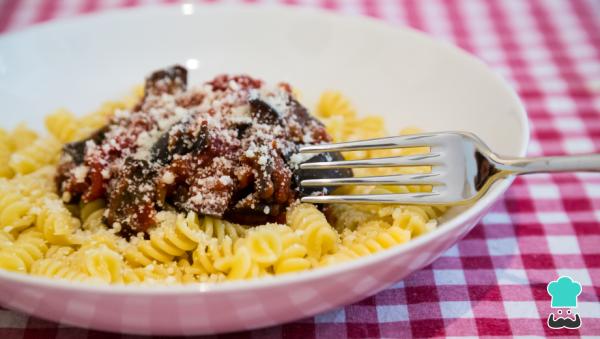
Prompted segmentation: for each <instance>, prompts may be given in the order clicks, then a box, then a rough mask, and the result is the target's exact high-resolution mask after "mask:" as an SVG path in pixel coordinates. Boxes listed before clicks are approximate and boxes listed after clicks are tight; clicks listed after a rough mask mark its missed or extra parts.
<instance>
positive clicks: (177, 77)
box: [144, 65, 187, 96]
mask: <svg viewBox="0 0 600 339" xmlns="http://www.w3.org/2000/svg"><path fill="white" fill-rule="evenodd" d="M186 88H187V70H186V69H185V68H183V67H182V66H179V65H175V66H172V67H169V68H165V69H161V70H159V71H156V72H154V73H152V74H150V76H149V77H148V78H146V84H145V87H144V93H145V95H146V96H148V95H149V94H152V95H162V94H164V93H166V94H175V93H177V92H183V91H185V89H186Z"/></svg>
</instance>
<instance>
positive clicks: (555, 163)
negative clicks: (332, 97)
mask: <svg viewBox="0 0 600 339" xmlns="http://www.w3.org/2000/svg"><path fill="white" fill-rule="evenodd" d="M402 147H430V150H431V151H430V153H427V154H419V155H410V156H400V157H388V158H377V159H365V160H348V161H331V162H310V160H309V162H305V163H303V164H301V165H300V169H301V170H319V169H335V168H369V167H370V168H373V167H398V166H432V170H431V173H423V174H399V175H387V176H376V177H362V178H354V177H350V178H330V179H327V178H323V179H309V180H303V181H301V183H300V184H301V185H302V186H304V187H308V186H311V187H315V186H320V187H322V186H341V185H432V186H433V189H432V191H431V192H427V193H401V194H363V195H322V196H306V197H303V198H302V201H303V202H310V203H366V204H374V203H386V204H395V203H398V204H417V205H418V204H427V205H455V204H463V203H468V202H470V201H473V200H475V199H477V198H479V197H480V196H481V195H482V194H483V193H485V192H486V191H487V190H488V189H489V187H490V186H491V184H492V183H494V182H495V181H497V180H498V179H501V178H504V177H507V176H510V175H521V174H529V173H541V172H570V171H600V154H589V155H576V156H561V157H540V158H504V157H500V156H498V155H497V154H495V153H493V152H492V151H491V150H490V149H489V148H488V147H487V146H486V144H485V143H483V141H481V140H480V139H479V138H478V137H477V136H475V135H474V134H471V133H464V132H440V133H423V134H413V135H406V136H397V137H388V138H381V139H371V140H363V141H352V142H342V143H337V144H322V145H313V146H305V147H303V148H301V149H300V152H301V153H322V152H336V151H337V152H343V151H359V150H374V149H392V148H402Z"/></svg>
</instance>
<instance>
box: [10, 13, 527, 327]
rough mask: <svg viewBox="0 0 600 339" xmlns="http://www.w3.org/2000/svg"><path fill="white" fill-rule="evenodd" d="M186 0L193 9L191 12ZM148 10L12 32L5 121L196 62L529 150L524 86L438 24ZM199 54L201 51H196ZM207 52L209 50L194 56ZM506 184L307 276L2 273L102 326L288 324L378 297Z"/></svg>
mask: <svg viewBox="0 0 600 339" xmlns="http://www.w3.org/2000/svg"><path fill="white" fill-rule="evenodd" d="M183 12H186V11H183ZM183 12H182V8H181V7H179V6H174V7H168V8H146V9H139V10H138V9H136V10H127V11H119V12H112V13H106V14H101V15H97V16H89V17H84V18H80V19H75V20H70V21H64V22H58V23H52V24H48V25H42V26H38V27H34V28H32V29H29V30H27V31H24V32H21V33H17V34H12V35H8V36H5V37H2V38H0V102H2V125H3V127H11V126H12V125H14V124H15V123H17V122H18V121H22V120H25V121H27V122H28V123H31V124H34V125H35V126H38V127H40V126H41V121H42V117H43V116H44V114H45V113H47V112H49V111H51V110H53V109H55V108H57V107H61V106H66V107H69V108H71V109H73V110H75V111H77V112H79V113H83V112H85V111H88V110H91V109H93V108H95V107H97V106H98V105H99V104H100V103H101V102H102V101H104V100H108V99H111V98H115V97H119V95H120V94H122V93H123V92H124V91H126V90H127V89H129V88H130V87H131V86H132V84H136V83H140V82H141V81H142V80H143V78H144V76H145V75H147V74H148V73H149V72H150V71H152V70H154V69H157V68H161V67H164V66H166V65H171V64H174V63H183V64H185V63H186V62H188V63H189V64H191V65H194V64H195V63H196V64H197V65H198V68H197V69H196V70H195V71H193V72H192V79H191V81H192V82H198V81H201V80H204V79H208V78H210V77H212V76H214V75H215V74H217V73H221V72H229V73H235V72H244V73H249V74H252V75H255V76H257V77H261V78H264V79H266V80H270V81H279V80H285V81H289V82H290V83H291V84H293V85H294V86H296V87H298V88H300V89H301V91H302V93H303V95H304V97H305V98H306V102H307V103H308V104H309V106H310V104H312V103H314V100H315V99H316V97H317V95H318V93H319V92H321V91H323V90H325V89H328V88H332V89H339V90H341V91H343V92H344V93H346V94H347V95H348V96H349V97H350V98H351V99H352V100H353V101H354V103H355V104H356V106H357V107H358V109H359V111H360V112H364V113H376V114H380V115H383V116H384V117H385V118H386V120H387V124H388V126H389V127H390V128H389V130H390V131H391V132H396V131H397V130H399V129H400V128H401V127H403V126H408V125H410V126H419V127H421V128H423V129H425V130H428V131H436V130H465V131H470V132H474V133H476V134H477V135H479V136H480V137H481V138H482V139H483V140H484V141H486V142H487V143H488V144H489V146H490V147H491V148H492V149H494V150H496V151H498V152H499V153H503V154H506V155H512V156H519V155H524V154H525V149H526V145H527V142H528V133H529V131H528V124H527V119H526V115H525V112H524V109H523V106H522V105H521V104H520V102H519V100H518V98H517V97H516V95H515V94H514V93H513V92H512V91H511V89H510V88H509V87H508V86H507V85H506V83H505V82H503V81H502V80H501V79H500V78H499V77H497V76H496V75H495V74H494V73H492V71H490V70H489V69H488V68H487V67H486V66H485V65H484V64H482V63H481V62H479V61H478V60H476V59H475V58H473V57H471V56H469V55H467V54H466V53H464V52H462V51H460V50H458V49H456V48H453V47H451V46H449V45H445V44H443V43H440V42H437V41H434V40H432V39H431V38H428V37H427V36H425V35H423V34H420V33H417V32H414V31H411V30H408V29H400V28H394V27H390V26H387V25H384V24H381V23H378V22H374V21H372V20H369V19H365V18H356V17H340V16H334V15H332V14H327V13H322V12H315V11H312V10H306V9H293V10H292V9H285V8H255V7H252V8H250V7H248V8H247V7H196V8H195V11H194V13H193V14H192V15H184V14H183ZM188 60H192V61H188ZM194 60H196V61H194ZM510 183H511V180H510V179H509V180H505V181H502V182H499V183H498V184H496V185H495V186H494V187H493V188H492V189H491V190H490V191H489V192H488V193H487V194H486V195H485V196H484V197H483V198H482V199H481V200H479V201H478V202H477V203H475V204H474V205H473V206H471V207H469V208H467V209H466V210H457V209H455V210H452V211H451V212H450V213H449V214H448V217H447V218H446V219H445V221H444V222H443V223H442V225H441V226H440V227H439V228H438V229H437V230H435V231H434V232H431V233H429V234H427V235H424V236H422V237H419V238H417V239H415V240H413V241H411V242H410V243H408V244H407V245H403V246H399V247H396V248H393V249H390V250H388V251H385V252H382V253H379V254H376V255H372V256H370V257H366V258H363V259H360V260H356V261H354V262H350V263H347V264H342V265H339V266H334V267H330V268H326V269H319V270H315V271H311V272H306V273H302V274H298V275H288V276H282V277H277V278H273V279H268V280H256V281H240V282H230V283H223V284H220V285H206V284H197V285H190V286H165V287H129V286H88V285H83V284H75V283H69V282H64V281H55V280H49V279H44V278H39V277H31V276H25V275H19V274H15V273H9V272H4V271H0V302H1V303H2V304H4V305H7V306H8V307H12V308H14V309H17V310H20V311H24V312H27V313H30V314H33V315H35V316H38V317H42V318H46V319H50V320H54V321H60V322H63V323H68V324H71V325H76V326H82V327H89V328H94V329H98V330H107V331H116V332H127V333H138V334H207V333H217V332H228V331H237V330H244V329H252V328H257V327H263V326H269V325H274V324H279V323H282V322H287V321H292V320H295V319H300V318H303V317H308V316H313V315H315V314H317V313H320V312H323V311H327V310H330V309H333V308H335V307H338V306H340V305H344V304H348V303H352V302H355V301H358V300H360V299H362V298H365V297H367V296H370V295H373V294H375V293H377V292H379V291H381V290H383V289H385V288H386V287H388V286H389V285H391V284H393V283H394V282H397V281H398V280H400V279H402V278H404V277H405V276H407V275H408V274H410V273H411V272H414V271H415V270H418V269H420V268H422V267H423V266H425V265H427V264H429V263H431V262H432V261H433V260H435V259H436V258H437V257H438V256H439V255H441V254H442V253H443V252H444V251H445V250H446V249H448V248H449V247H450V246H452V245H453V244H454V243H456V242H457V241H458V240H459V239H460V238H461V237H463V235H465V234H466V233H467V232H468V231H469V230H470V229H471V228H472V227H473V226H474V225H475V224H476V223H477V221H478V220H479V219H480V218H481V217H482V216H483V215H484V214H485V213H486V211H487V210H488V209H489V208H490V206H491V205H492V204H493V203H494V201H496V200H498V198H499V197H500V196H501V195H502V193H503V192H504V191H505V190H506V189H507V188H508V186H509V185H510Z"/></svg>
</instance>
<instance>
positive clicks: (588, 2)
mask: <svg viewBox="0 0 600 339" xmlns="http://www.w3.org/2000/svg"><path fill="white" fill-rule="evenodd" d="M206 2H207V3H214V2H228V3H230V2H236V1H206ZM237 2H248V3H283V4H286V5H290V6H313V7H321V8H324V9H326V10H331V11H337V12H341V13H345V14H354V15H367V16H371V17H376V18H379V19H381V20H385V21H388V22H389V23H391V24H393V25H398V26H410V27H413V28H416V29H419V30H423V31H426V32H428V33H429V34H431V35H433V36H435V37H437V38H439V39H442V40H446V41H448V42H450V43H453V44H456V45H458V46H460V47H462V48H464V49H466V50H468V51H469V52H471V53H473V54H475V55H477V56H479V57H480V58H481V59H483V60H484V61H486V62H487V63H488V64H489V65H490V66H491V67H492V68H493V69H495V70H496V71H497V72H498V73H500V74H501V75H502V76H504V77H505V78H506V79H508V81H509V82H510V83H511V84H512V86H513V87H514V88H515V90H516V91H517V92H518V93H519V95H520V97H521V98H522V100H523V101H524V103H525V105H526V107H527V111H528V113H529V119H530V122H531V126H532V128H533V132H532V142H531V145H530V148H529V154H530V155H532V156H535V155H542V154H544V155H558V154H569V153H584V152H597V153H598V152H600V1H598V0H532V1H521V0H505V1H501V0H492V1H483V0H482V1H478V0H460V1H459V0H456V1H455V0H397V1H391V0H390V1H386V0H351V1H343V0H280V1H277V0H262V1H252V0H247V1H241V0H240V1H237ZM165 3H171V4H172V3H178V1H177V0H175V1H167V0H164V1H161V0H110V1H101V0H77V1H67V0H0V33H6V32H11V31H16V30H20V29H23V28H25V27H27V26H29V25H32V24H36V23H40V22H45V21H49V20H60V19H61V18H64V17H70V16H75V15H81V14H84V13H90V12H96V11H103V10H107V9H111V8H120V7H130V6H142V5H159V4H161V5H163V4H165ZM207 5H208V4H207ZM0 53H1V52H0ZM560 275H569V276H571V277H572V278H573V279H575V280H577V281H579V282H580V283H581V284H582V286H583V291H582V294H581V295H580V296H579V307H578V309H577V311H578V313H579V314H580V315H581V318H582V323H583V325H582V327H581V328H580V329H578V330H567V329H562V330H551V329H549V328H548V327H547V326H546V319H547V316H548V314H549V312H550V310H551V309H550V296H549V295H548V294H547V292H546V285H547V283H548V282H550V281H552V280H555V279H556V278H558V277H559V276H560ZM599 298H600V175H597V174H560V175H537V176H531V177H526V178H519V179H518V180H516V181H515V183H514V185H513V186H512V188H511V189H510V190H509V191H508V193H507V194H506V195H505V197H504V198H503V199H502V200H501V201H500V202H499V203H497V204H496V205H495V207H494V208H493V210H492V211H491V213H489V214H488V215H487V216H486V217H485V218H484V219H483V221H482V222H481V225H478V226H477V227H476V228H475V229H474V230H473V231H472V232H471V233H470V234H469V235H467V237H466V238H465V239H463V240H462V241H460V242H459V243H458V244H457V245H456V246H454V247H453V248H451V249H450V250H449V251H448V252H447V253H445V254H444V255H443V256H442V257H441V258H440V259H439V260H437V261H436V262H434V263H433V264H432V265H431V266H429V267H427V268H425V269H423V270H421V271H419V272H416V273H414V274H413V275H411V276H410V277H408V278H406V279H405V280H404V281H401V282H399V283H397V284H396V285H394V286H392V287H391V288H389V289H387V290H385V291H383V292H381V293H379V294H378V295H376V296H374V297H371V298H368V299H366V300H363V301H361V302H359V303H356V304H354V305H349V306H346V307H343V308H340V309H337V310H334V311H332V312H329V313H327V314H322V315H319V316H316V317H315V318H311V319H305V320H302V321H298V322H296V323H291V324H285V325H282V326H278V327H273V328H268V329H263V330H259V331H255V332H248V333H239V334H236V335H230V336H231V337H232V338H233V337H235V338H238V337H242V338H243V337H273V338H278V337H286V338H287V337H289V338H294V337H297V338H311V337H318V338H328V337H343V336H348V337H360V338H364V337H410V336H414V337H438V336H465V335H467V336H475V335H479V336H588V337H592V336H600V303H599ZM109 336H111V335H109V334H105V333H100V332H94V331H88V330H84V329H78V328H71V327H65V326H61V325H59V324H54V323H49V322H46V321H42V320H39V319H34V318H31V317H28V316H27V315H24V314H20V313H16V312H13V311H9V310H5V309H1V310H0V337H1V338H41V337H44V338H85V337H90V338H91V337H98V338H100V337H102V338H105V337H109ZM114 336H115V337H120V335H114ZM222 337H228V336H227V335H225V336H222Z"/></svg>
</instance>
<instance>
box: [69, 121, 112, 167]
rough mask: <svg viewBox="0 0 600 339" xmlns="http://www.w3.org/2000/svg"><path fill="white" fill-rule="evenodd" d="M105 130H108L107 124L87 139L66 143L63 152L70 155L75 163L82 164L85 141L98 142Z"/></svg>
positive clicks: (102, 137)
mask: <svg viewBox="0 0 600 339" xmlns="http://www.w3.org/2000/svg"><path fill="white" fill-rule="evenodd" d="M106 132H108V126H107V127H104V128H101V129H99V130H97V131H96V132H94V134H92V135H90V137H89V138H87V139H84V140H80V141H74V142H71V143H68V144H66V145H65V146H64V147H63V152H64V153H65V154H68V155H69V156H70V157H71V159H72V161H73V163H74V164H75V165H81V164H83V162H84V158H85V145H86V143H87V142H88V141H90V140H91V141H93V142H95V143H96V144H100V143H101V142H102V141H103V140H104V138H105V136H106Z"/></svg>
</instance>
